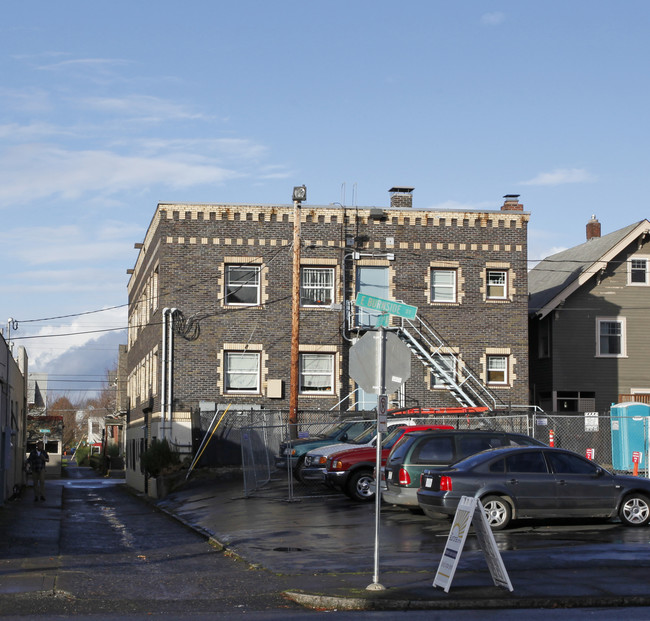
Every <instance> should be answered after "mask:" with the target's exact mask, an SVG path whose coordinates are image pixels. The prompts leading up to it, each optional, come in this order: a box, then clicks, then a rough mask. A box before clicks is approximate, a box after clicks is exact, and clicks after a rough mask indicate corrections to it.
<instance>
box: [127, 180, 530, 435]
mask: <svg viewBox="0 0 650 621" xmlns="http://www.w3.org/2000/svg"><path fill="white" fill-rule="evenodd" d="M408 190H410V189H408ZM393 202H394V201H393ZM515 202H516V201H515ZM522 209H523V206H521V205H520V204H518V203H517V206H516V207H515V208H513V204H512V200H510V202H509V203H507V206H504V208H501V209H498V210H493V211H481V212H477V211H434V210H419V209H418V210H416V209H412V208H394V207H390V208H385V209H378V208H372V209H370V208H361V207H360V208H352V207H340V206H338V205H337V206H323V207H314V206H307V205H303V206H302V208H301V210H300V215H301V239H302V246H301V266H303V267H305V266H314V267H331V268H334V270H335V287H334V289H335V293H334V300H333V302H334V303H333V304H332V305H331V306H322V307H309V308H302V309H301V312H300V349H301V352H331V353H333V354H334V359H335V389H334V393H333V394H328V395H326V396H325V395H320V394H319V395H315V396H313V395H309V396H307V395H301V396H300V398H299V404H298V407H299V409H303V410H313V409H322V410H329V409H330V408H332V407H333V406H335V405H336V404H337V403H338V402H339V401H341V400H342V399H344V398H345V397H346V396H347V395H348V394H349V393H350V392H351V391H352V390H354V388H355V384H354V382H353V381H352V380H351V379H350V378H349V376H348V371H349V369H348V363H347V360H348V351H349V348H350V346H351V344H352V341H351V340H350V339H352V338H354V337H356V336H357V335H358V333H356V332H354V331H352V332H350V331H347V330H345V326H346V315H345V313H346V308H348V306H349V304H350V303H351V301H353V300H354V298H355V294H356V288H357V282H356V274H357V268H358V267H359V266H367V267H370V266H375V267H385V268H388V282H389V292H390V299H393V300H400V301H403V302H404V303H406V304H410V305H413V306H417V307H418V316H420V317H422V318H423V319H425V320H426V321H427V322H428V323H429V324H430V325H432V326H433V327H434V328H435V330H436V331H437V333H438V334H439V335H440V336H441V337H442V338H443V339H444V340H445V341H446V342H447V343H448V344H449V345H450V347H452V348H453V349H454V351H455V352H457V353H458V355H459V357H460V359H461V361H462V364H466V365H468V366H469V367H471V368H472V369H473V370H474V372H475V374H476V375H477V376H479V377H481V378H482V379H483V380H485V378H486V373H487V369H486V357H487V356H489V355H490V354H494V353H497V354H498V353H501V354H503V355H506V356H508V364H509V369H508V381H507V385H503V386H492V387H491V389H492V390H493V392H495V393H496V394H497V395H498V397H499V399H500V400H501V401H502V402H503V403H505V404H519V405H522V404H526V403H528V356H527V348H528V336H527V269H526V265H527V223H528V218H529V216H528V214H527V213H525V212H523V211H522ZM292 238H293V207H291V206H282V205H277V206H273V205H232V204H230V205H220V204H203V205H201V204H199V205H191V204H159V205H158V207H157V209H156V212H155V214H154V217H153V219H152V222H151V225H150V227H149V229H148V232H147V234H146V238H145V240H144V243H143V244H142V247H141V248H140V251H139V255H138V258H137V261H136V265H135V267H134V269H133V270H132V276H131V279H130V282H129V287H128V290H129V316H130V319H129V326H130V327H129V332H130V336H129V351H128V374H129V378H130V380H129V401H130V415H129V419H130V421H131V426H134V427H135V426H137V425H142V421H143V420H144V411H145V410H146V411H147V412H148V416H149V417H150V419H149V422H151V421H155V420H156V417H159V416H160V405H161V403H160V387H159V384H160V381H161V373H162V367H161V365H162V355H161V354H162V328H161V326H162V322H163V318H162V311H163V309H164V308H175V309H178V310H179V311H181V313H182V317H181V316H180V315H178V316H177V319H178V321H177V323H181V324H182V327H183V328H185V330H186V336H187V338H183V337H182V336H179V335H176V336H175V337H174V338H175V340H174V352H173V355H174V370H173V398H174V403H173V410H174V413H175V415H176V413H178V414H179V415H180V413H185V415H186V416H188V417H189V415H190V413H191V412H193V411H196V409H197V408H198V403H199V401H201V400H205V401H212V402H217V403H224V402H226V403H230V402H232V403H233V407H237V406H238V405H242V404H256V405H261V406H263V407H264V408H273V409H286V408H288V405H289V377H290V358H291V356H290V354H291V286H292V282H291V281H292V255H293V251H292ZM138 246H139V245H138ZM355 253H356V254H355ZM229 264H230V265H236V264H239V265H253V266H259V267H260V302H261V303H260V304H259V306H232V305H228V304H226V303H225V301H224V297H225V286H226V283H225V278H226V277H225V267H226V265H229ZM440 267H442V268H449V269H453V270H455V273H456V278H457V290H458V295H457V301H456V302H453V303H442V302H432V300H431V282H430V279H431V269H432V268H440ZM490 269H492V270H494V269H496V270H500V271H502V272H503V273H504V274H506V275H507V279H508V283H507V296H506V297H505V299H499V300H495V299H491V300H488V299H486V297H487V282H486V278H487V273H488V272H489V270H490ZM130 271H131V270H130ZM344 287H345V291H344V290H343V289H344ZM396 322H397V319H396V318H393V319H391V324H392V325H396ZM245 348H246V350H247V351H254V352H259V353H260V356H261V369H260V371H261V375H260V380H259V381H260V391H259V393H258V394H243V395H240V394H224V352H225V351H227V350H244V349H245ZM278 380H279V381H280V382H278ZM431 384H432V382H431V377H430V373H429V372H428V370H427V369H425V367H424V366H422V365H421V364H420V362H419V361H418V360H416V359H415V358H414V357H413V358H412V365H411V378H410V379H409V380H408V382H407V383H406V386H405V395H406V402H405V403H406V405H414V404H418V405H421V406H457V405H458V403H457V402H456V401H455V400H454V399H453V398H452V397H451V396H450V394H449V392H448V391H446V390H444V389H440V388H432V387H431ZM279 385H280V386H282V387H283V390H282V392H281V396H279V397H278V396H277V394H278V393H277V392H276V391H277V388H278V386H279ZM270 387H271V388H270ZM269 392H271V393H272V394H274V395H276V396H273V397H271V396H269ZM352 399H353V398H352ZM346 403H347V402H346ZM344 407H345V406H344ZM190 418H191V417H190ZM188 420H189V418H188Z"/></svg>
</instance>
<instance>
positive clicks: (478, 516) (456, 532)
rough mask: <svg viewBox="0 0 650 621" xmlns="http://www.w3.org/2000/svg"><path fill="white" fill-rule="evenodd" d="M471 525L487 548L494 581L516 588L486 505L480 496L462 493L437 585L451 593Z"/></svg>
mask: <svg viewBox="0 0 650 621" xmlns="http://www.w3.org/2000/svg"><path fill="white" fill-rule="evenodd" d="M470 525H473V526H474V530H475V531H476V537H477V538H478V542H479V545H480V547H481V550H483V554H485V560H486V561H487V564H488V567H489V569H490V574H492V580H493V581H494V584H495V585H496V586H498V587H504V588H506V589H508V590H509V591H512V590H513V588H512V584H511V582H510V578H509V577H508V572H507V571H506V567H505V565H504V564H503V559H502V558H501V554H500V553H499V549H498V548H497V544H496V541H495V540H494V534H493V533H492V529H491V528H490V525H489V524H488V521H487V517H486V516H485V511H484V510H483V505H482V504H481V502H480V500H479V499H478V498H474V497H471V496H462V497H461V499H460V502H459V503H458V508H457V509H456V515H454V521H453V523H452V525H451V530H450V531H449V537H448V538H447V544H446V545H445V549H444V552H443V553H442V559H440V565H439V566H438V571H437V573H436V577H435V578H434V580H433V586H434V587H441V588H443V589H444V590H445V593H449V587H450V586H451V581H452V580H453V579H454V574H455V573H456V567H457V566H458V561H460V555H461V553H462V551H463V546H464V545H465V539H467V533H468V532H469V527H470Z"/></svg>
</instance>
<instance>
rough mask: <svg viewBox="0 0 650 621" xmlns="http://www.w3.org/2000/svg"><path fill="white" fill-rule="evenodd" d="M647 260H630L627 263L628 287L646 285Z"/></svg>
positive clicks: (648, 282) (647, 280)
mask: <svg viewBox="0 0 650 621" xmlns="http://www.w3.org/2000/svg"><path fill="white" fill-rule="evenodd" d="M648 276H649V274H648V259H640V258H636V259H631V260H630V261H629V262H628V280H627V282H628V284H629V285H637V286H638V285H648V284H650V281H649V279H648Z"/></svg>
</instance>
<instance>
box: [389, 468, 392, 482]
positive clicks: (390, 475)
mask: <svg viewBox="0 0 650 621" xmlns="http://www.w3.org/2000/svg"><path fill="white" fill-rule="evenodd" d="M388 480H389V481H392V480H393V471H392V470H389V471H388Z"/></svg>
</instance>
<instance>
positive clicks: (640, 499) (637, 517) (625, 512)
mask: <svg viewBox="0 0 650 621" xmlns="http://www.w3.org/2000/svg"><path fill="white" fill-rule="evenodd" d="M618 516H619V517H620V518H621V522H623V524H625V526H645V525H646V524H647V523H648V522H650V499H648V497H647V496H644V495H643V494H630V495H629V496H627V497H626V498H625V499H624V500H623V503H622V504H621V508H620V509H619V510H618Z"/></svg>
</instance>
